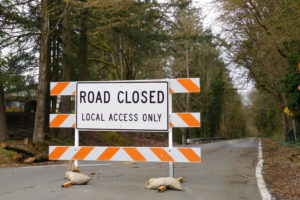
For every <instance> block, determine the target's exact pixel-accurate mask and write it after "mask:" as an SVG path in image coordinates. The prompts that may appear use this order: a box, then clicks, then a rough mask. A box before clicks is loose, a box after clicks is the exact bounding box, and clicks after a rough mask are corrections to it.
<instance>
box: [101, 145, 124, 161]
mask: <svg viewBox="0 0 300 200" xmlns="http://www.w3.org/2000/svg"><path fill="white" fill-rule="evenodd" d="M119 149H120V147H107V149H106V150H105V151H104V152H103V153H102V154H101V156H99V158H97V160H110V159H111V158H112V157H113V156H114V155H115V154H116V153H117V152H118V151H119Z"/></svg>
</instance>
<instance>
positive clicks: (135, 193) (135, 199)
mask: <svg viewBox="0 0 300 200" xmlns="http://www.w3.org/2000/svg"><path fill="white" fill-rule="evenodd" d="M194 146H197V145H194ZM198 146H199V145H198ZM200 147H201V151H202V163H200V164H186V163H183V164H177V163H176V164H175V177H179V176H182V177H184V182H183V187H184V191H171V190H168V191H166V192H164V193H158V192H157V191H156V190H148V189H146V188H145V186H144V185H145V182H146V181H147V180H148V179H149V178H151V177H164V176H168V163H128V162H125V163H124V162H123V163H111V162H110V163H109V162H88V163H87V162H81V163H80V164H84V165H88V166H81V167H80V169H81V170H82V171H83V172H85V173H86V174H90V173H91V172H96V175H93V176H92V177H93V179H92V180H91V181H90V182H89V183H88V184H87V185H74V186H71V187H69V188H61V184H62V183H64V182H66V180H65V179H64V173H65V171H66V169H67V166H43V167H25V168H24V167H23V168H9V169H0V199H1V200H16V199H22V200H27V199H28V200H29V199H30V200H35V199H38V200H39V199H49V200H50V199H51V200H52V199H56V200H60V199H64V200H67V199H72V200H77V199H78V200H79V199H80V200H93V199H101V200H110V199H111V200H118V199H121V200H127V199H128V200H142V199H145V200H147V199H149V200H150V199H151V200H162V199H165V200H167V199H168V200H190V199H191V200H192V199H205V200H218V199H225V200H227V199H228V200H234V199H238V200H243V199H251V200H252V199H253V200H255V199H261V198H260V194H259V191H258V188H257V184H256V179H255V167H256V164H257V152H258V140H257V139H256V138H248V139H241V140H230V141H224V142H218V143H213V144H205V145H200ZM90 164H96V165H97V166H95V165H92V166H91V165H90Z"/></svg>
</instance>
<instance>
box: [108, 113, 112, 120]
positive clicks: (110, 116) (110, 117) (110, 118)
mask: <svg viewBox="0 0 300 200" xmlns="http://www.w3.org/2000/svg"><path fill="white" fill-rule="evenodd" d="M108 121H113V115H112V114H111V113H110V114H109V118H108Z"/></svg>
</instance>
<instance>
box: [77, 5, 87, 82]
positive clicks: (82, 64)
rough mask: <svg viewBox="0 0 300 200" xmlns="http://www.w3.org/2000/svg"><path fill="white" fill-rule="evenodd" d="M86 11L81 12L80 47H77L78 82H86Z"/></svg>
mask: <svg viewBox="0 0 300 200" xmlns="http://www.w3.org/2000/svg"><path fill="white" fill-rule="evenodd" d="M87 11H88V10H87V9H83V10H81V13H80V17H81V30H80V44H79V45H80V46H79V77H78V78H79V80H80V81H85V80H86V71H87V70H86V68H87V66H86V65H87V35H86V32H87V26H86V20H87Z"/></svg>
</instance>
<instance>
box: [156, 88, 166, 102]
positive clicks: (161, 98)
mask: <svg viewBox="0 0 300 200" xmlns="http://www.w3.org/2000/svg"><path fill="white" fill-rule="evenodd" d="M164 100H165V96H164V93H163V91H158V92H157V103H163V102H164Z"/></svg>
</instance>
